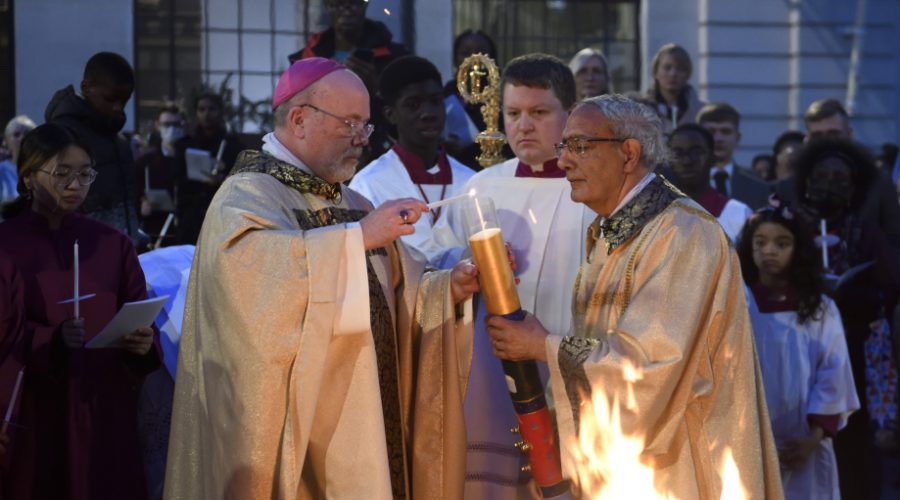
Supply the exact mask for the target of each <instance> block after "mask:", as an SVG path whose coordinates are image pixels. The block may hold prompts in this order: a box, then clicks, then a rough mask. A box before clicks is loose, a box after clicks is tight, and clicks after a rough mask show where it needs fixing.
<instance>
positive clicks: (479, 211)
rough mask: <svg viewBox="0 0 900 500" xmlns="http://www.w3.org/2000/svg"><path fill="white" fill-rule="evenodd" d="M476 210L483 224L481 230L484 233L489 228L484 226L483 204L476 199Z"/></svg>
mask: <svg viewBox="0 0 900 500" xmlns="http://www.w3.org/2000/svg"><path fill="white" fill-rule="evenodd" d="M475 210H476V211H477V212H478V220H479V222H481V230H482V231H484V230H485V229H487V226H485V224H484V214H483V213H481V204H479V203H478V198H475Z"/></svg>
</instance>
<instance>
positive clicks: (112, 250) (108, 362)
mask: <svg viewBox="0 0 900 500" xmlns="http://www.w3.org/2000/svg"><path fill="white" fill-rule="evenodd" d="M18 171H19V179H20V180H19V186H18V189H19V193H20V195H21V196H20V198H19V199H18V200H17V201H16V202H14V203H13V204H11V205H10V206H8V207H7V209H6V210H5V211H4V219H5V220H6V222H4V223H3V224H0V259H8V260H10V261H11V263H12V264H13V265H14V266H15V267H16V268H17V269H18V271H19V273H20V274H21V276H22V281H23V283H24V287H23V288H24V303H25V327H24V330H25V333H24V335H23V342H24V350H25V379H24V385H23V390H22V394H21V398H20V399H21V401H20V408H19V413H18V416H17V421H16V422H15V425H14V426H10V432H9V438H10V444H9V447H8V450H7V453H8V455H9V457H8V458H9V468H8V471H7V474H8V477H7V478H6V480H5V481H3V482H2V485H3V486H2V487H3V488H4V490H5V491H3V493H4V494H5V496H6V497H8V498H16V499H18V498H21V499H25V498H32V499H43V498H48V499H50V498H52V499H106V498H110V499H112V498H116V499H121V498H129V499H140V498H146V496H147V491H146V485H145V480H144V470H143V463H142V459H141V450H140V445H139V442H138V433H137V423H136V422H137V416H136V404H137V398H138V393H139V390H140V387H141V384H142V381H143V377H144V376H145V375H146V374H148V373H150V372H151V371H153V370H155V369H156V368H157V367H158V366H160V355H159V353H160V350H159V348H158V346H157V345H156V333H155V331H154V330H153V329H151V328H140V329H138V330H135V331H134V332H133V333H132V334H130V335H128V336H126V337H125V339H124V340H123V341H122V342H121V344H120V345H119V346H118V347H116V348H107V349H86V348H84V344H85V343H86V342H88V341H90V340H91V338H93V337H94V336H95V335H97V334H98V333H99V332H100V330H101V329H102V328H103V327H104V326H105V325H106V324H107V323H108V322H109V321H110V319H112V318H113V316H115V314H116V312H117V311H118V310H119V309H120V308H121V307H122V305H123V304H125V303H126V302H131V301H135V300H141V299H145V298H146V297H147V291H146V283H145V281H144V274H143V272H142V271H141V268H140V265H139V263H138V259H137V255H136V254H135V251H134V247H133V246H132V244H131V240H130V239H129V238H128V237H127V236H125V235H124V234H122V233H120V232H119V231H117V230H116V229H114V228H112V227H109V226H106V225H104V224H102V223H100V222H97V221H95V220H93V219H90V218H88V217H86V216H83V215H80V214H76V213H75V210H76V209H77V208H78V206H79V205H80V204H81V203H82V202H83V201H84V199H85V197H86V196H87V193H88V190H89V189H90V184H91V183H92V182H93V181H94V179H95V178H96V176H97V172H96V171H95V170H94V169H93V168H92V159H91V157H90V155H89V154H88V152H87V150H86V149H85V148H84V147H83V146H82V145H80V144H79V143H78V142H77V141H76V139H75V138H74V137H73V136H72V135H71V134H70V133H69V132H67V131H66V130H65V129H64V128H62V127H60V126H57V125H53V124H45V125H41V126H40V127H38V128H36V129H34V130H33V131H31V132H30V133H29V134H28V135H26V136H25V138H24V139H23V141H22V146H21V151H20V154H19V160H18ZM76 241H77V242H78V245H79V269H80V283H79V289H78V292H79V293H81V294H84V295H87V294H94V296H93V297H91V298H85V299H83V300H81V301H80V314H79V317H77V318H76V317H75V315H74V308H73V304H72V303H60V302H61V301H66V300H67V299H71V298H73V293H74V285H73V279H74V278H73V267H74V266H73V260H74V255H73V244H74V243H75V242H76ZM0 361H2V362H4V363H5V362H6V361H4V360H3V359H2V358H0ZM0 368H2V367H0ZM0 373H6V371H5V370H0ZM7 386H8V383H6V381H5V380H4V381H0V390H6V391H7V392H4V393H0V401H2V399H3V398H4V395H5V394H9V392H8V389H6V388H7ZM6 397H8V396H6Z"/></svg>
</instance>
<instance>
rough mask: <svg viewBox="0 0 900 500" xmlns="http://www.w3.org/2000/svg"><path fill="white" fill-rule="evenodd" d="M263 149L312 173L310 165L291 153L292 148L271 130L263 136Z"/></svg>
mask: <svg viewBox="0 0 900 500" xmlns="http://www.w3.org/2000/svg"><path fill="white" fill-rule="evenodd" d="M262 150H263V151H265V152H266V153H269V154H270V155H272V156H274V157H275V158H278V159H279V160H281V161H283V162H285V163H290V164H291V165H293V166H295V167H297V168H299V169H300V170H303V171H304V172H306V173H307V174H312V171H311V170H310V169H309V167H307V166H306V164H305V163H303V162H302V161H301V160H300V158H297V157H296V156H295V155H294V153H291V150H289V149H288V148H287V147H285V145H284V144H282V143H281V141H279V140H278V137H275V132H269V133H268V134H266V135H265V136H263V147H262ZM313 175H315V174H313Z"/></svg>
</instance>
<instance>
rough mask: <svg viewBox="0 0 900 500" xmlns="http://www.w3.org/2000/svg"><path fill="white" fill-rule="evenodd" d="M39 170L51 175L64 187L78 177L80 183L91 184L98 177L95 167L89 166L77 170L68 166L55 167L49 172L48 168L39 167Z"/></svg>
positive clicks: (56, 182)
mask: <svg viewBox="0 0 900 500" xmlns="http://www.w3.org/2000/svg"><path fill="white" fill-rule="evenodd" d="M38 172H43V173H45V174H47V175H49V176H50V178H51V179H52V180H53V183H54V184H56V185H57V186H63V187H64V186H68V185H69V184H71V183H72V181H73V180H76V179H77V180H78V184H79V185H81V186H90V185H91V184H92V183H93V182H94V181H95V180H96V179H97V171H96V170H94V169H93V168H87V169H84V170H78V171H75V172H72V171H70V170H69V169H67V168H61V169H55V170H53V171H50V172H48V171H47V170H40V169H39V170H38Z"/></svg>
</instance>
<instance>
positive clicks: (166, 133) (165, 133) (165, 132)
mask: <svg viewBox="0 0 900 500" xmlns="http://www.w3.org/2000/svg"><path fill="white" fill-rule="evenodd" d="M159 136H160V137H161V138H162V142H163V144H173V143H174V142H175V141H177V140H178V139H181V138H182V137H184V129H183V128H182V127H174V126H169V127H162V128H160V129H159Z"/></svg>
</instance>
